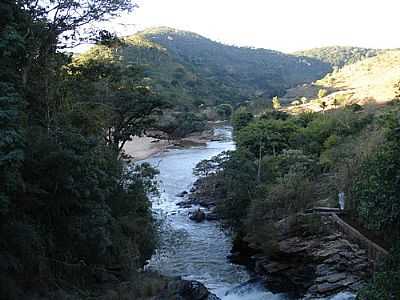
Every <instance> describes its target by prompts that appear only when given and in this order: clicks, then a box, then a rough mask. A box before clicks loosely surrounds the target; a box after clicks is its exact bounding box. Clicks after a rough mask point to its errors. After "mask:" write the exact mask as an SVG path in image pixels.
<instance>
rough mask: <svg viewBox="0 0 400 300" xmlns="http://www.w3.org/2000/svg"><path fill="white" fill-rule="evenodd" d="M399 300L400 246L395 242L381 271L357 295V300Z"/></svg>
mask: <svg viewBox="0 0 400 300" xmlns="http://www.w3.org/2000/svg"><path fill="white" fill-rule="evenodd" d="M390 299H400V245H399V243H398V241H397V244H396V245H395V247H393V249H392V251H391V255H390V256H389V257H388V258H387V260H386V262H385V263H384V266H383V267H382V268H381V270H378V271H377V272H376V273H375V274H374V276H373V279H372V280H371V282H370V283H369V284H368V285H367V286H366V287H364V288H363V289H362V290H361V291H360V292H359V293H358V295H357V300H390Z"/></svg>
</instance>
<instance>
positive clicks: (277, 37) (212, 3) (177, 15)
mask: <svg viewBox="0 0 400 300" xmlns="http://www.w3.org/2000/svg"><path fill="white" fill-rule="evenodd" d="M136 2H137V3H138V4H139V5H140V7H139V8H138V9H137V10H136V11H135V12H134V13H132V14H130V15H125V16H123V17H122V18H119V19H117V20H114V21H113V28H114V29H115V31H116V32H117V33H119V34H123V35H127V34H132V33H134V32H135V31H137V30H141V29H144V28H147V27H152V26H169V27H174V28H177V29H182V30H189V31H193V32H196V33H198V34H201V35H204V36H206V37H208V38H211V39H213V40H216V41H219V42H223V43H226V44H231V45H237V46H252V47H259V48H267V49H274V50H280V51H284V52H291V51H296V50H301V49H307V48H313V47H322V46H329V45H343V46H360V47H371V48H400V30H399V29H400V22H399V21H400V0H276V1H272V0H246V1H238V0H137V1H136ZM118 24H126V25H125V26H122V25H118Z"/></svg>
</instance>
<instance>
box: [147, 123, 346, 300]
mask: <svg viewBox="0 0 400 300" xmlns="http://www.w3.org/2000/svg"><path fill="white" fill-rule="evenodd" d="M215 133H216V134H217V135H222V136H224V137H225V138H224V139H223V141H215V142H214V141H212V142H209V143H207V145H204V146H199V147H192V148H182V149H171V150H169V151H167V152H163V153H160V154H158V155H156V156H153V157H151V158H150V159H147V160H146V161H147V162H149V163H150V164H152V165H153V166H155V167H157V168H158V169H159V171H160V174H159V175H158V180H159V185H160V191H161V195H160V197H157V198H154V199H153V200H152V201H153V205H152V206H153V211H154V213H155V214H156V215H157V218H159V220H161V221H162V222H161V237H160V238H161V241H160V246H159V248H158V249H157V250H156V253H155V254H154V255H153V257H152V258H151V260H150V261H149V264H148V266H147V268H148V269H150V270H156V271H158V272H160V273H161V274H164V275H167V276H181V277H183V278H184V279H189V280H197V281H200V282H201V283H203V284H204V285H205V286H206V287H207V288H208V289H209V290H210V291H212V292H213V293H215V294H216V295H217V296H218V297H220V298H221V299H223V300H238V299H240V300H282V299H287V297H286V296H285V295H283V294H273V293H271V292H269V291H267V290H266V289H265V288H264V287H263V286H262V285H259V284H246V282H247V281H248V280H249V279H251V278H250V274H249V273H248V271H247V270H246V269H245V267H243V266H239V265H235V264H232V263H230V262H229V261H228V259H227V256H228V255H229V254H230V249H231V246H232V244H231V243H232V241H231V237H230V235H229V234H227V233H226V232H224V231H222V230H221V227H220V224H219V223H218V222H212V221H205V222H203V223H196V222H193V221H191V220H189V217H188V214H189V212H190V211H191V210H193V209H195V207H192V208H189V209H188V208H180V207H178V206H177V205H176V203H177V202H180V201H182V198H180V197H178V196H177V194H178V193H180V192H182V191H184V190H186V191H189V190H190V188H191V187H192V185H193V183H194V181H195V180H196V177H195V176H194V175H193V168H194V167H195V165H196V164H197V163H198V162H199V161H201V160H203V159H208V158H211V157H212V156H215V155H217V154H219V153H221V152H222V151H226V150H233V149H234V148H235V145H234V143H233V142H232V136H231V134H232V130H231V128H230V127H221V128H216V129H215ZM337 299H345V298H342V297H340V298H337Z"/></svg>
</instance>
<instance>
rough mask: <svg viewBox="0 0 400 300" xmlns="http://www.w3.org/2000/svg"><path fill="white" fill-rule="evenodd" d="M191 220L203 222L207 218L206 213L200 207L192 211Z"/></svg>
mask: <svg viewBox="0 0 400 300" xmlns="http://www.w3.org/2000/svg"><path fill="white" fill-rule="evenodd" d="M189 218H190V220H192V221H196V222H197V223H200V222H203V221H204V220H205V219H206V214H205V213H204V211H203V210H201V209H200V208H199V209H197V210H195V211H192V212H191V213H190V216H189Z"/></svg>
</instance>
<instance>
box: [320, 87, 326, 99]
mask: <svg viewBox="0 0 400 300" xmlns="http://www.w3.org/2000/svg"><path fill="white" fill-rule="evenodd" d="M327 94H328V91H327V90H325V89H320V90H319V91H318V98H319V99H322V98H324V97H325V96H326V95H327Z"/></svg>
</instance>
